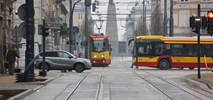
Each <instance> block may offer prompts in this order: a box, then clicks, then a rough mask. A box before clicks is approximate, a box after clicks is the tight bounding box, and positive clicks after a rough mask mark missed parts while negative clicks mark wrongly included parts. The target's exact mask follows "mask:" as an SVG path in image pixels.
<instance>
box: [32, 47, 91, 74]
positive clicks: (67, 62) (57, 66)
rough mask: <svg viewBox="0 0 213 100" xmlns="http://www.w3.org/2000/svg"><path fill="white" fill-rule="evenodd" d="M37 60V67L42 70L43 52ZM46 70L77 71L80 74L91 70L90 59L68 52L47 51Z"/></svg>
mask: <svg viewBox="0 0 213 100" xmlns="http://www.w3.org/2000/svg"><path fill="white" fill-rule="evenodd" d="M36 57H37V59H36V60H35V67H36V68H39V69H40V68H42V52H41V53H39V54H38V55H37V56H36ZM45 68H46V70H47V71H49V70H69V71H72V70H75V71H76V72H78V73H81V72H83V71H84V70H89V69H91V63H90V60H89V59H85V58H78V57H76V56H74V55H73V54H71V53H69V52H67V51H60V50H54V51H45Z"/></svg>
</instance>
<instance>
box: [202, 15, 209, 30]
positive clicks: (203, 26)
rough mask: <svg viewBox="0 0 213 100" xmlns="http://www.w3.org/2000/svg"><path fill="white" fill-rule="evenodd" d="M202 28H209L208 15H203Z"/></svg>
mask: <svg viewBox="0 0 213 100" xmlns="http://www.w3.org/2000/svg"><path fill="white" fill-rule="evenodd" d="M201 25H202V26H201V27H202V28H203V29H205V28H207V26H208V24H207V17H206V16H202V24H201Z"/></svg>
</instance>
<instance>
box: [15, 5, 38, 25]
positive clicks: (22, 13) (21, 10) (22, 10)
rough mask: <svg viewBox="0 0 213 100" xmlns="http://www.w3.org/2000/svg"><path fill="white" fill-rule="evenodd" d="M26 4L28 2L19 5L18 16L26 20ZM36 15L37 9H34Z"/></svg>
mask: <svg viewBox="0 0 213 100" xmlns="http://www.w3.org/2000/svg"><path fill="white" fill-rule="evenodd" d="M25 6H26V4H22V5H21V6H19V8H18V17H19V18H20V19H21V20H22V21H25V20H26V18H25V17H26V16H25V15H26V10H25ZM34 15H35V10H34V9H33V16H34Z"/></svg>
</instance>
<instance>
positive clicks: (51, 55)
mask: <svg viewBox="0 0 213 100" xmlns="http://www.w3.org/2000/svg"><path fill="white" fill-rule="evenodd" d="M45 56H46V58H45V59H46V61H47V62H48V63H49V64H50V65H51V66H50V67H51V69H58V68H59V66H60V63H59V62H58V53H57V52H54V51H48V52H45Z"/></svg>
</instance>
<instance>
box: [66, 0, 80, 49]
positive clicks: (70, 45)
mask: <svg viewBox="0 0 213 100" xmlns="http://www.w3.org/2000/svg"><path fill="white" fill-rule="evenodd" d="M80 1H81V0H78V1H76V2H75V3H74V5H72V4H73V3H72V2H73V0H70V19H69V20H70V21H69V26H70V33H69V50H70V53H72V43H73V39H72V38H73V37H74V36H75V34H74V35H73V36H72V34H73V12H74V8H75V5H76V4H77V3H79V2H80Z"/></svg>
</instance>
